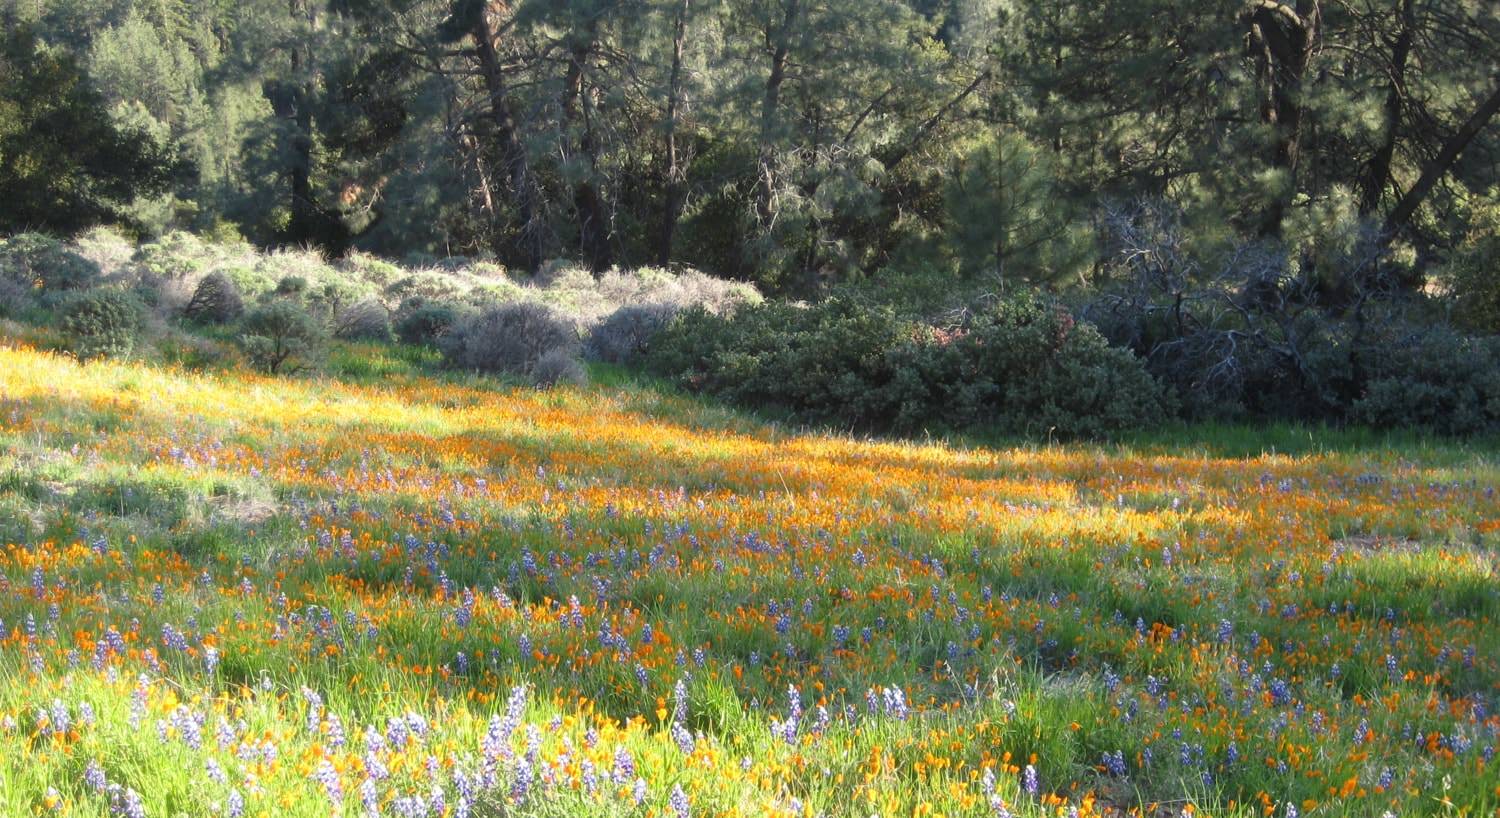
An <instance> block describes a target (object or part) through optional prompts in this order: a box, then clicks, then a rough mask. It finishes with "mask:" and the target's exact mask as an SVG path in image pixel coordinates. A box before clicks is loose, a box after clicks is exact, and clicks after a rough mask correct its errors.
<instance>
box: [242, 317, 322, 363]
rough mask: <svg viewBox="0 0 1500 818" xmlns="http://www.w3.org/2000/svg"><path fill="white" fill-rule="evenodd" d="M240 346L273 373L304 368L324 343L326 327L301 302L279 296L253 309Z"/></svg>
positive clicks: (243, 325) (254, 361)
mask: <svg viewBox="0 0 1500 818" xmlns="http://www.w3.org/2000/svg"><path fill="white" fill-rule="evenodd" d="M241 330H242V333H241V335H240V345H241V346H242V347H244V349H245V355H246V356H247V357H249V359H250V362H251V363H252V364H254V365H255V366H256V367H259V368H260V369H264V370H265V371H266V372H269V373H270V374H272V375H275V374H277V373H278V372H282V371H288V372H290V371H293V370H296V369H302V368H304V367H305V366H306V365H307V363H306V361H307V359H309V358H311V357H312V356H313V355H314V354H315V353H316V351H317V350H318V349H319V347H321V346H322V344H323V340H324V338H323V328H322V327H321V326H320V325H319V324H318V322H317V321H316V320H315V319H314V318H313V317H312V316H311V315H309V314H308V313H307V310H306V309H304V308H303V307H302V305H300V304H297V303H295V302H292V301H288V300H286V299H277V300H275V301H272V302H270V303H268V304H264V305H262V306H260V307H257V308H255V309H254V310H252V311H251V312H250V313H249V314H248V315H246V316H245V320H244V322H243V324H242V325H241Z"/></svg>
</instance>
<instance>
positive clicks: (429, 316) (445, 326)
mask: <svg viewBox="0 0 1500 818" xmlns="http://www.w3.org/2000/svg"><path fill="white" fill-rule="evenodd" d="M398 315H400V316H401V317H400V318H399V319H397V321H396V337H397V338H399V339H400V340H401V343H403V344H411V345H412V346H436V345H437V344H438V342H439V340H440V339H441V338H442V337H443V336H444V335H446V334H448V330H450V329H452V328H453V325H454V324H456V323H458V320H459V311H458V308H456V307H454V306H453V305H452V304H446V303H442V302H427V301H424V300H423V299H420V298H413V299H408V300H407V302H405V303H403V304H402V305H401V309H400V310H399V311H398Z"/></svg>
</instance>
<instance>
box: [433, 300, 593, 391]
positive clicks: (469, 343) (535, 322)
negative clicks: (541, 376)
mask: <svg viewBox="0 0 1500 818" xmlns="http://www.w3.org/2000/svg"><path fill="white" fill-rule="evenodd" d="M440 347H441V349H442V351H443V359H444V361H445V362H446V363H447V364H448V365H449V366H452V367H456V368H459V369H471V370H477V371H480V372H496V373H504V374H509V375H519V376H522V377H527V378H530V377H533V376H534V375H535V371H536V368H537V364H538V362H539V361H541V359H542V356H544V355H546V354H547V353H549V352H552V351H554V350H562V351H564V352H567V353H568V354H569V355H573V354H575V353H576V351H577V348H578V334H577V333H576V332H575V331H574V330H573V327H572V326H571V325H570V324H569V323H568V322H566V321H564V320H563V319H562V318H561V317H559V316H558V315H557V314H556V313H554V312H553V311H552V310H551V309H549V308H548V307H545V306H543V305H541V304H532V303H527V302H517V303H513V304H502V305H499V306H495V307H491V308H489V309H486V310H484V311H482V312H480V313H478V314H477V315H474V316H472V317H470V318H467V319H465V320H463V321H461V322H459V323H458V324H457V325H455V326H454V327H453V328H452V329H451V330H450V331H449V332H448V334H447V335H445V336H443V337H442V339H441V340H440Z"/></svg>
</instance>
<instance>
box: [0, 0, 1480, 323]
mask: <svg viewBox="0 0 1500 818" xmlns="http://www.w3.org/2000/svg"><path fill="white" fill-rule="evenodd" d="M0 10H3V13H4V14H6V15H7V17H6V19H7V20H8V21H9V22H10V24H8V25H7V28H8V30H9V31H10V32H12V33H11V34H10V36H9V39H8V40H7V42H8V43H9V45H8V46H7V48H8V49H10V51H11V52H15V54H16V55H18V56H12V57H11V58H9V59H10V63H8V64H13V65H14V66H15V69H14V70H10V71H9V72H8V73H5V74H4V79H3V80H0V99H4V100H6V101H7V102H5V103H3V105H8V106H11V107H8V108H4V110H6V111H7V112H13V111H16V110H19V111H22V112H23V113H22V114H21V115H19V116H18V115H15V114H13V113H11V114H9V115H6V116H0V123H5V124H0V144H3V145H5V147H4V148H0V155H3V156H5V157H6V160H5V161H3V162H0V169H3V170H4V172H6V173H12V174H14V173H17V172H19V173H24V174H27V175H26V177H25V179H26V180H29V181H25V182H24V183H23V181H21V180H18V181H16V182H15V185H16V187H15V189H14V191H13V193H12V194H9V196H8V198H9V201H8V205H10V206H9V207H8V208H7V210H6V211H5V213H6V216H7V218H8V219H9V220H10V221H9V224H10V225H11V226H12V227H15V226H22V227H24V226H26V225H28V224H32V225H38V226H43V225H53V226H56V227H59V228H62V227H67V226H71V225H76V224H82V223H86V222H88V221H90V220H95V219H99V218H107V217H109V215H110V214H111V213H117V215H120V216H122V217H125V218H126V219H127V220H128V221H129V222H130V223H132V224H134V225H136V226H137V227H138V228H139V229H140V230H142V231H144V232H145V233H146V234H148V235H151V236H154V235H158V234H161V233H164V232H166V231H169V230H171V229H173V228H185V229H191V230H194V231H197V232H200V233H213V234H219V235H223V234H233V233H238V234H241V235H243V236H245V237H247V238H249V239H251V240H252V241H254V242H257V243H260V244H262V245H288V244H290V245H303V244H312V245H316V246H318V247H320V248H321V249H323V250H324V251H326V252H329V253H332V254H334V255H342V254H344V253H345V252H347V251H349V250H350V249H351V248H355V249H362V250H367V251H375V252H380V253H384V254H386V255H390V256H396V257H405V256H414V255H416V254H428V255H429V256H446V255H450V254H454V253H462V254H467V255H478V254H485V255H488V256H492V257H494V258H495V259H496V260H497V261H498V262H499V263H500V264H503V265H504V266H506V267H507V268H510V269H513V270H520V271H523V272H525V273H535V272H537V271H539V270H541V269H542V268H543V267H544V266H546V264H547V263H548V261H549V260H551V259H554V258H570V259H573V260H575V261H576V262H577V263H579V264H581V265H583V266H585V267H587V268H589V269H592V270H595V271H602V270H605V269H608V268H609V267H610V266H612V265H620V266H622V267H626V268H632V267H638V266H642V265H646V264H654V265H658V266H665V265H667V264H669V263H670V264H688V265H690V266H693V267H696V268H699V269H704V270H708V271H711V272H713V273H715V274H718V275H724V276H729V277H733V278H738V279H742V280H754V281H756V282H758V283H760V284H761V285H763V286H764V287H766V288H768V289H772V290H781V291H788V292H792V293H794V294H797V295H800V296H804V297H805V296H811V295H814V294H816V293H818V292H819V291H820V290H821V289H822V288H823V287H824V286H826V285H828V284H830V283H837V282H843V281H848V280H858V279H867V278H871V277H874V278H876V279H882V278H890V277H893V276H905V275H910V274H912V273H913V272H915V271H918V270H921V271H923V272H924V273H925V274H928V275H931V276H933V277H936V278H937V279H938V280H940V281H945V282H947V283H949V284H952V285H959V284H961V283H962V282H964V281H970V280H973V279H976V278H984V277H998V278H999V279H1000V280H1001V281H1003V282H1004V283H1005V284H1006V285H1007V286H1013V285H1017V284H1021V283H1039V284H1048V285H1051V286H1058V287H1073V286H1078V285H1079V284H1082V283H1085V282H1086V281H1087V280H1088V279H1089V278H1091V277H1092V276H1093V275H1094V274H1095V273H1096V272H1097V269H1098V268H1097V264H1098V262H1099V260H1100V258H1101V251H1102V250H1104V248H1101V247H1100V236H1099V233H1098V230H1097V226H1098V225H1097V213H1098V211H1099V209H1100V208H1101V207H1104V206H1106V205H1108V203H1109V202H1112V201H1131V200H1134V199H1136V198H1138V197H1143V196H1144V197H1151V198H1159V199H1166V200H1168V201H1170V202H1172V203H1173V204H1174V205H1175V206H1177V207H1180V208H1182V209H1183V210H1184V212H1185V214H1186V219H1187V221H1188V223H1189V224H1190V226H1191V229H1192V230H1193V231H1194V232H1195V233H1196V234H1199V235H1200V236H1201V237H1203V238H1204V239H1205V240H1208V239H1213V238H1219V239H1222V238H1225V237H1230V236H1239V237H1248V238H1261V239H1268V240H1276V241H1278V242H1281V243H1282V244H1283V245H1284V246H1283V248H1282V251H1281V252H1283V254H1284V255H1286V257H1288V258H1292V259H1297V258H1299V257H1301V256H1302V255H1303V254H1304V251H1306V250H1307V249H1308V248H1311V247H1314V246H1316V245H1318V244H1320V243H1323V242H1326V240H1327V236H1328V234H1329V231H1330V229H1331V227H1330V225H1331V221H1332V220H1331V218H1330V215H1331V214H1339V217H1340V218H1343V217H1345V216H1347V217H1348V218H1349V219H1353V220H1357V221H1359V222H1362V223H1364V224H1366V225H1368V226H1369V227H1370V229H1372V230H1375V231H1378V232H1379V233H1381V235H1382V240H1383V241H1385V242H1387V243H1388V244H1389V249H1390V251H1391V255H1390V257H1391V258H1392V259H1394V260H1395V261H1396V262H1397V263H1398V264H1399V265H1400V266H1401V267H1402V268H1403V270H1402V278H1403V286H1404V287H1407V288H1408V289H1418V288H1419V287H1420V286H1421V284H1422V283H1423V280H1424V279H1428V280H1439V281H1441V280H1443V279H1444V278H1445V276H1446V274H1447V273H1448V272H1449V270H1450V264H1449V263H1450V261H1453V262H1454V263H1456V264H1458V266H1457V267H1454V268H1453V269H1454V270H1462V269H1468V268H1466V267H1464V266H1463V264H1462V263H1459V257H1463V258H1472V255H1471V254H1470V251H1471V250H1472V249H1473V248H1476V247H1480V246H1482V245H1485V243H1486V242H1487V241H1490V237H1492V236H1493V235H1495V230H1496V225H1495V222H1494V219H1493V217H1492V216H1486V213H1488V212H1490V211H1491V210H1492V209H1493V202H1494V201H1495V198H1496V196H1495V191H1496V190H1497V189H1500V172H1497V160H1500V129H1497V128H1496V127H1495V116H1496V111H1497V110H1500V79H1497V78H1496V77H1495V76H1494V71H1493V66H1494V65H1495V64H1496V63H1497V61H1500V12H1496V10H1495V6H1494V4H1493V3H1491V2H1486V1H1485V0H1391V1H1390V2H1385V3H1376V2H1368V1H1367V0H1360V1H1359V2H1341V3H1331V2H1326V1H1320V0H1285V2H1281V1H1280V0H1278V1H1276V2H1246V0H1212V2H1208V3H1206V4H1204V3H1184V2H1182V0H1112V2H1107V3H1098V2H1092V0H1059V1H1058V2H1049V3H1044V4H1037V3H1023V2H1015V0H962V1H961V2H959V1H957V0H954V1H953V2H950V1H949V0H825V1H824V2H816V3H814V2H808V0H713V2H704V1H703V0H697V1H696V2H695V1H694V0H566V2H554V1H553V0H521V2H495V0H332V2H325V1H324V0H291V2H288V0H243V1H242V2H236V3H222V2H202V3H200V2H187V1H186V0H107V2H96V0H86V1H85V0H4V4H3V6H0ZM18 49H19V50H18ZM42 103H45V104H46V105H47V106H54V107H56V108H57V110H58V111H59V112H69V113H67V115H66V118H64V119H59V120H57V121H56V122H51V124H46V127H42V123H43V120H41V119H37V118H36V117H35V116H34V115H33V114H31V113H24V112H28V111H36V110H40V109H39V108H38V107H37V106H38V105H41V104H42ZM17 105H19V106H20V107H19V108H15V107H14V106H17ZM85 112H87V113H85ZM57 115H58V116H62V115H63V114H62V113H58V114H57ZM16 123H20V125H21V128H20V130H16V129H15V128H14V127H13V126H14V125H15V124H16ZM106 125H108V127H105V126H106ZM48 134H53V135H55V134H63V135H64V138H65V139H66V140H74V141H72V142H59V141H58V139H56V138H53V137H49V136H47V135H48ZM111 151H113V152H114V153H111ZM121 151H124V152H125V153H123V154H122V153H120V152H121ZM116 154H119V155H116ZM158 154H160V155H163V156H166V155H170V156H172V157H176V158H180V160H181V162H180V170H181V172H179V173H177V174H175V175H173V176H172V177H171V178H170V179H169V180H163V178H162V177H161V175H160V174H159V173H157V172H156V171H155V169H156V168H157V166H158V164H159V163H157V162H156V161H155V160H154V159H152V157H155V156H157V155H158ZM49 156H50V157H52V158H50V159H45V161H44V157H49ZM12 157H19V158H22V159H25V161H17V160H16V159H13V158H12ZM54 160H56V161H54ZM137 171H139V172H137ZM111 174H113V175H111ZM132 178H134V179H136V181H135V182H130V181H129V180H130V179H132ZM122 185H123V186H124V187H121V186H122ZM164 186H165V187H164ZM7 189H10V188H7ZM48 191H52V193H49V192H48ZM80 191H81V192H83V193H84V194H86V198H89V199H90V200H93V199H97V200H98V201H99V202H101V203H103V204H104V205H107V206H104V207H93V206H92V205H90V206H86V207H75V206H73V205H71V204H68V205H66V206H64V203H63V202H62V201H61V200H58V201H55V202H51V203H48V202H44V201H42V200H41V199H36V198H35V197H37V196H43V197H45V196H51V195H53V193H57V194H58V195H62V194H64V193H66V194H67V195H68V196H72V195H73V193H76V192H80ZM95 194H97V195H95ZM49 201H50V200H49ZM28 203H30V204H28ZM33 204H34V205H35V207H33V206H32V205H33ZM37 208H41V210H37ZM27 213H33V215H30V216H28V215H25V214H27ZM0 229H3V225H0ZM1490 258H1493V254H1491V255H1490ZM1491 269H1492V267H1491ZM1323 272H1324V273H1325V274H1329V275H1337V274H1340V273H1341V271H1339V270H1325V271H1323Z"/></svg>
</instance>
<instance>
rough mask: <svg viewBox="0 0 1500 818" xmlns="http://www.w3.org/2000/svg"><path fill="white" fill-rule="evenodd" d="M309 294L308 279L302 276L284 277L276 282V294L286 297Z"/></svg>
mask: <svg viewBox="0 0 1500 818" xmlns="http://www.w3.org/2000/svg"><path fill="white" fill-rule="evenodd" d="M305 292H307V279H305V278H303V277H302V276H295V275H288V276H282V277H281V279H280V280H279V281H277V282H276V294H277V295H285V296H296V295H302V294H303V293H305Z"/></svg>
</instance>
